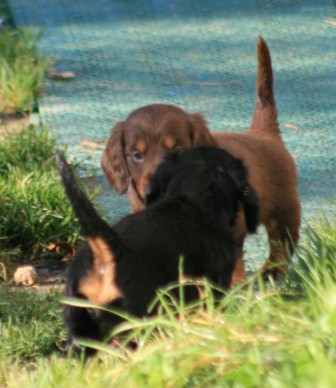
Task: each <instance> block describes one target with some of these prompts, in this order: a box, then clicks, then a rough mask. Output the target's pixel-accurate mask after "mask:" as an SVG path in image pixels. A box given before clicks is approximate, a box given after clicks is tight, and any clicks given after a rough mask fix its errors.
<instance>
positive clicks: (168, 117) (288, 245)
mask: <svg viewBox="0 0 336 388" xmlns="http://www.w3.org/2000/svg"><path fill="white" fill-rule="evenodd" d="M257 51H258V72H257V84H256V105H255V112H254V116H253V119H252V123H251V126H250V128H249V130H247V131H246V132H244V133H226V132H219V133H216V132H212V133H210V132H209V130H208V128H207V125H206V122H205V120H204V119H203V117H202V116H201V115H200V114H189V113H186V112H185V111H183V110H182V109H180V108H178V107H176V106H172V105H164V104H154V105H148V106H144V107H142V108H139V109H137V110H135V111H134V112H132V113H131V114H130V115H129V116H128V117H127V119H126V120H125V121H122V122H119V123H117V124H116V125H115V127H114V128H113V129H112V133H111V136H110V138H109V140H108V143H107V146H106V149H105V151H104V153H103V156H102V168H103V170H104V172H105V174H106V176H107V178H108V179H109V181H110V183H111V185H112V186H113V187H114V188H115V189H116V190H117V191H118V193H120V194H123V193H125V192H126V191H128V194H129V199H130V204H131V208H132V210H133V212H136V211H139V210H141V209H143V207H144V198H145V191H146V187H147V185H148V180H149V178H150V176H151V175H152V174H153V172H154V171H155V170H156V168H157V166H158V163H159V162H160V160H161V159H162V157H163V156H164V154H165V152H166V151H167V150H172V149H175V148H182V149H183V148H189V147H195V146H199V145H203V144H208V145H216V144H217V145H219V146H220V147H222V148H223V149H225V150H226V151H228V152H229V153H230V154H232V155H233V156H235V157H237V158H239V159H240V160H242V161H243V163H244V165H245V166H246V168H247V170H248V174H249V181H250V183H251V185H252V187H253V188H254V190H255V191H256V193H257V196H258V198H259V200H260V223H261V224H263V225H265V227H266V229H267V232H268V237H269V244H270V256H269V259H268V261H267V262H266V263H265V265H264V267H263V271H264V275H265V278H267V277H268V276H272V277H274V278H278V277H279V276H281V275H283V273H284V271H285V270H286V267H287V265H286V259H287V258H288V253H291V252H292V250H293V245H295V244H296V243H297V241H298V238H299V227H300V218H301V206H300V201H299V196H298V192H297V173H296V167H295V163H294V161H293V158H292V157H291V155H290V154H289V152H288V151H287V150H286V148H285V146H284V143H283V141H282V139H281V136H280V129H279V125H278V120H277V109H276V104H275V100H274V94H273V72H272V63H271V56H270V52H269V49H268V46H267V44H266V42H265V41H264V40H263V39H262V38H261V37H260V38H259V42H258V50H257ZM238 218H239V219H238V221H237V223H236V227H235V232H236V238H237V240H238V241H239V245H240V251H241V255H240V256H242V252H243V243H244V239H245V236H246V234H247V230H246V227H245V223H244V222H243V214H242V213H239V215H238ZM277 263H281V264H279V265H276V264H277ZM245 278H246V275H245V270H244V264H243V262H242V260H238V262H237V266H236V270H235V273H234V278H233V282H237V281H241V280H244V279H245Z"/></svg>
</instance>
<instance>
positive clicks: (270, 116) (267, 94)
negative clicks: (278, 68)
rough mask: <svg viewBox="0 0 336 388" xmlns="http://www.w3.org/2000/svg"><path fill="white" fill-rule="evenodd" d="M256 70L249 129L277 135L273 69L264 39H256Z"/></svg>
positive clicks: (278, 132) (259, 132) (278, 131)
mask: <svg viewBox="0 0 336 388" xmlns="http://www.w3.org/2000/svg"><path fill="white" fill-rule="evenodd" d="M257 53H258V72H257V84H256V103H255V110H254V115H253V118H252V122H251V126H250V131H251V132H258V134H260V135H263V134H264V135H268V136H269V135H279V134H280V129H279V124H278V113H277V109H276V103H275V99H274V91H273V70H272V60H271V54H270V51H269V48H268V46H267V43H266V42H265V40H264V39H263V38H262V37H261V36H259V40H258V48H257Z"/></svg>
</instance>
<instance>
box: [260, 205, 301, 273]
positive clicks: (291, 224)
mask: <svg viewBox="0 0 336 388" xmlns="http://www.w3.org/2000/svg"><path fill="white" fill-rule="evenodd" d="M300 213H301V210H300V204H299V203H297V204H296V206H292V207H291V208H290V209H286V211H283V212H281V213H280V212H279V214H278V217H274V218H272V219H270V220H269V221H268V222H267V223H266V228H267V232H268V238H269V244H270V256H269V259H268V260H267V261H266V263H265V264H264V265H263V267H262V273H263V278H264V279H265V280H267V279H268V278H269V277H271V278H273V279H275V280H278V279H280V278H281V277H283V275H284V274H285V273H286V271H287V268H288V264H289V260H290V257H291V256H292V254H293V253H294V249H295V246H296V244H297V243H298V240H299V229H300Z"/></svg>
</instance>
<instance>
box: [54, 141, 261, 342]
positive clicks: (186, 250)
mask: <svg viewBox="0 0 336 388" xmlns="http://www.w3.org/2000/svg"><path fill="white" fill-rule="evenodd" d="M58 165H59V168H60V173H61V176H62V181H63V185H64V188H65V191H66V193H67V195H68V198H69V200H70V202H71V204H72V206H73V209H74V212H75V214H76V216H77V218H78V220H79V223H80V225H81V229H82V232H83V234H84V235H85V238H86V240H87V246H86V247H84V248H83V249H82V250H81V251H79V252H78V254H77V255H76V258H75V260H74V261H73V262H72V264H71V266H70V267H69V271H68V276H67V282H66V291H65V292H66V296H68V297H75V298H81V299H86V300H89V301H91V302H93V303H95V304H98V305H100V306H113V307H117V308H119V309H121V310H122V311H124V312H127V313H130V314H132V315H135V316H138V317H142V316H144V315H147V314H148V311H147V308H148V305H149V303H150V302H151V300H152V299H153V298H154V297H155V293H156V291H157V290H158V289H159V288H161V287H164V286H166V285H168V284H170V283H178V280H179V272H178V267H179V260H180V257H183V274H184V275H185V276H186V277H187V278H190V277H191V278H195V277H196V278H197V277H206V278H207V279H209V280H210V281H212V282H213V283H215V284H217V285H219V286H221V287H222V288H223V289H228V288H229V287H230V284H231V278H232V272H233V269H234V266H235V261H236V258H237V250H236V241H235V237H234V234H233V225H234V223H235V221H236V219H237V211H238V208H239V206H241V207H242V209H243V211H244V217H245V221H246V228H247V229H248V231H249V232H251V233H253V232H255V230H256V228H257V225H258V201H257V197H256V195H255V193H254V191H253V189H252V188H251V186H250V185H249V183H248V181H247V171H246V169H245V167H244V166H243V164H242V163H241V162H240V161H239V160H237V159H236V158H234V157H233V156H231V155H229V154H228V153H227V152H226V151H224V150H222V149H220V148H216V147H198V148H192V149H189V150H186V151H184V152H173V153H171V154H169V155H167V157H166V159H165V160H164V162H163V163H161V164H160V165H159V167H158V169H157V171H156V173H155V174H154V175H153V177H152V178H151V180H150V184H149V190H148V195H147V197H146V205H147V206H146V209H145V210H143V211H140V212H138V213H136V214H131V215H129V216H127V217H125V218H124V219H122V220H121V221H119V222H118V223H117V224H116V225H114V227H111V226H109V225H108V224H107V223H106V222H105V221H104V220H103V219H102V218H101V217H100V216H99V215H98V213H97V212H96V210H95V209H94V207H93V206H92V204H91V202H90V201H89V200H88V198H87V197H86V196H85V194H84V192H83V191H82V190H81V189H80V188H79V187H78V186H77V183H76V180H75V177H74V175H73V173H72V170H71V168H70V166H69V165H68V164H67V163H66V161H65V159H64V158H63V157H62V156H61V155H59V154H58ZM185 297H186V301H190V300H192V299H195V298H197V297H198V293H197V292H196V289H195V288H194V287H188V288H186V290H185ZM64 318H65V324H66V328H67V332H68V344H69V345H70V346H75V347H76V339H78V338H91V339H96V340H101V339H103V338H104V337H105V335H106V334H108V333H109V332H110V330H111V328H113V326H115V325H116V324H117V323H119V322H120V320H121V319H120V317H118V316H117V315H114V314H107V313H103V312H101V311H100V312H98V311H97V310H93V309H87V308H81V307H73V306H66V307H65V311H64Z"/></svg>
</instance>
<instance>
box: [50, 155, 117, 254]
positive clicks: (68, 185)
mask: <svg viewBox="0 0 336 388" xmlns="http://www.w3.org/2000/svg"><path fill="white" fill-rule="evenodd" d="M56 161H57V165H58V169H59V172H60V175H61V178H62V183H63V187H64V190H65V192H66V194H67V197H68V198H69V200H70V203H71V205H72V208H73V211H74V213H75V215H76V217H77V218H78V221H79V224H80V226H81V229H82V233H83V234H84V236H85V238H86V240H87V241H88V243H89V245H90V246H91V242H92V241H94V240H96V239H97V238H99V239H100V240H103V241H104V242H105V246H107V247H109V248H107V249H111V250H113V252H114V253H115V254H117V252H118V251H119V249H120V245H121V244H120V239H119V236H118V235H117V233H116V232H115V231H114V230H113V228H111V227H110V225H109V224H108V223H107V222H106V221H104V220H103V219H102V218H101V217H100V215H99V214H98V213H97V211H96V209H95V208H94V206H93V205H92V203H91V202H90V201H89V199H88V197H87V196H86V194H85V193H84V191H82V190H81V189H80V188H79V187H78V184H77V182H76V178H75V176H74V173H73V171H72V169H71V167H70V166H69V164H68V163H67V161H66V160H65V158H64V156H63V155H62V154H61V153H60V152H59V151H57V152H56ZM91 248H92V246H91Z"/></svg>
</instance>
